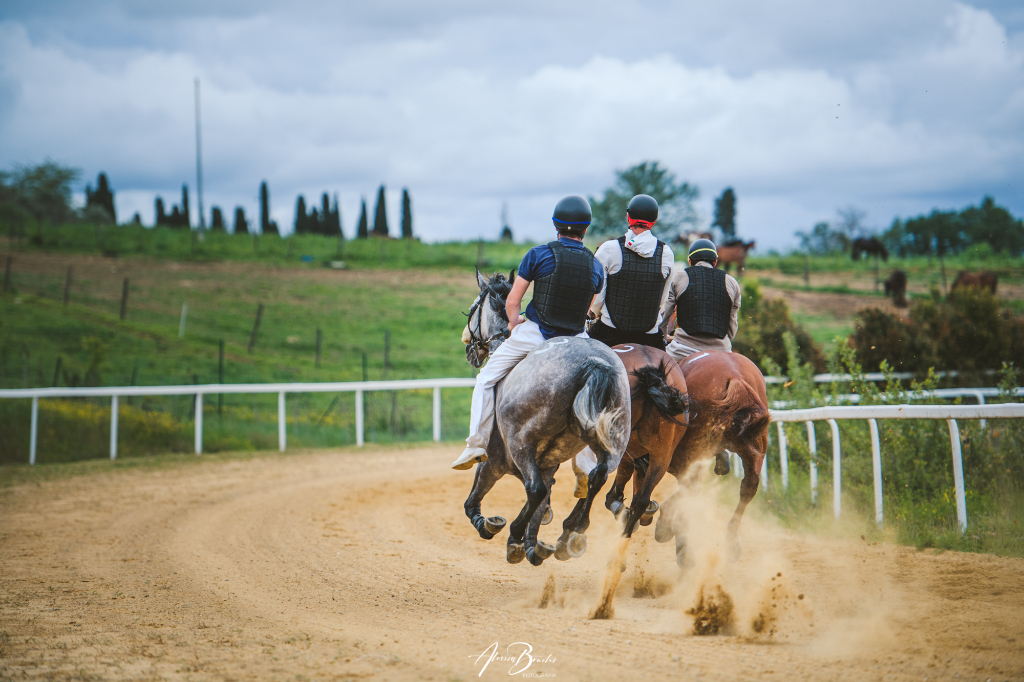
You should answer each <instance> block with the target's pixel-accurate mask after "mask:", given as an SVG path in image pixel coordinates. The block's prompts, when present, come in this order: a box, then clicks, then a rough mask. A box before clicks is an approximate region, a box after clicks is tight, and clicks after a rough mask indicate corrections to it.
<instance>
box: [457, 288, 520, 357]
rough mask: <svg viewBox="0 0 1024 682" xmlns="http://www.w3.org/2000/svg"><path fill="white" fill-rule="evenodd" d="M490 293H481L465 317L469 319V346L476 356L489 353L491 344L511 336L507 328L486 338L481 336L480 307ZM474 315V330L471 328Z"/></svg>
mask: <svg viewBox="0 0 1024 682" xmlns="http://www.w3.org/2000/svg"><path fill="white" fill-rule="evenodd" d="M490 293H491V292H489V291H485V292H483V295H482V296H481V297H480V299H479V300H478V301H477V302H476V303H474V304H473V306H472V307H471V308H470V309H469V313H468V315H467V317H469V340H470V343H469V345H470V346H472V347H473V348H474V350H475V351H476V352H477V353H478V354H480V353H485V352H486V353H489V352H490V350H491V343H493V342H494V341H496V340H498V339H501V340H502V341H504V340H505V339H507V338H508V337H509V334H511V332H510V331H509V329H508V327H505V328H504V329H502V330H499V331H498V332H496V333H494V334H491V335H490V336H489V337H487V338H484V337H483V334H482V333H481V331H480V325H481V319H480V318H481V316H482V313H481V312H480V307H481V306H482V305H483V304H484V302H485V301H486V300H487V297H488V296H490ZM474 313H476V329H474V328H473V314H474Z"/></svg>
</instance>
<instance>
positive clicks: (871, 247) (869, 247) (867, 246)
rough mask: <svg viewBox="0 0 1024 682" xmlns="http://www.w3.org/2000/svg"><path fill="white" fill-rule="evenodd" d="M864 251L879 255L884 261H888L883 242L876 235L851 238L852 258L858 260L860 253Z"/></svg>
mask: <svg viewBox="0 0 1024 682" xmlns="http://www.w3.org/2000/svg"><path fill="white" fill-rule="evenodd" d="M861 253H866V254H868V255H869V256H880V257H881V258H882V260H884V261H885V262H887V263H888V262H889V251H888V249H886V248H885V244H883V243H882V242H881V241H879V240H878V238H877V237H858V238H857V239H854V240H853V251H852V253H851V255H852V256H853V260H860V254H861Z"/></svg>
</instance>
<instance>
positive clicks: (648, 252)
mask: <svg viewBox="0 0 1024 682" xmlns="http://www.w3.org/2000/svg"><path fill="white" fill-rule="evenodd" d="M626 248H627V249H629V250H631V251H635V252H636V253H638V254H640V255H641V256H643V257H644V258H650V257H651V256H653V255H654V252H655V250H657V248H658V238H657V237H655V236H654V235H653V234H651V231H650V230H644V231H643V232H641V233H640V234H635V233H634V232H633V230H628V229H627V230H626Z"/></svg>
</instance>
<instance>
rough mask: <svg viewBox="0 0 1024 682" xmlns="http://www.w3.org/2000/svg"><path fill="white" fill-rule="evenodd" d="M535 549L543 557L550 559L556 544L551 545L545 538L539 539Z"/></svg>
mask: <svg viewBox="0 0 1024 682" xmlns="http://www.w3.org/2000/svg"><path fill="white" fill-rule="evenodd" d="M533 551H534V552H535V553H536V554H537V555H538V556H539V557H540V558H541V559H549V558H551V555H552V554H554V553H555V546H554V545H549V544H548V543H546V542H544V541H543V540H537V546H536V547H534V548H533Z"/></svg>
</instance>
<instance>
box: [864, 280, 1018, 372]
mask: <svg viewBox="0 0 1024 682" xmlns="http://www.w3.org/2000/svg"><path fill="white" fill-rule="evenodd" d="M933 293H934V292H933ZM850 342H851V344H852V345H853V347H854V348H855V349H856V352H857V361H858V362H859V363H861V364H862V365H863V366H864V367H866V368H867V369H868V370H869V371H876V370H877V369H878V368H880V367H881V365H882V362H883V361H888V363H889V365H890V366H892V367H894V368H897V369H899V370H901V371H912V372H924V371H927V369H928V368H929V367H941V368H943V369H958V370H968V371H970V370H979V369H995V368H998V367H999V364H1000V363H1001V362H1004V361H1008V362H1012V363H1014V364H1016V365H1017V366H1018V367H1020V366H1024V318H1021V317H1019V316H1017V315H1014V314H1013V313H1012V312H1011V311H1009V310H1004V309H1001V307H1000V302H999V299H997V298H996V297H995V296H993V295H992V294H991V293H990V292H988V291H975V290H973V289H957V290H956V291H953V292H951V293H950V295H949V296H948V297H946V298H945V299H943V298H941V297H940V296H938V295H937V293H934V295H933V296H932V297H931V298H929V299H927V300H923V301H919V302H918V303H917V304H915V305H914V307H913V308H912V309H911V311H910V316H909V319H908V320H906V321H904V320H902V319H900V318H899V317H897V316H895V315H893V314H891V313H888V312H885V311H882V310H878V309H874V308H866V309H864V310H861V311H859V312H858V313H857V319H856V322H855V328H854V333H853V336H852V337H851V339H850Z"/></svg>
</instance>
